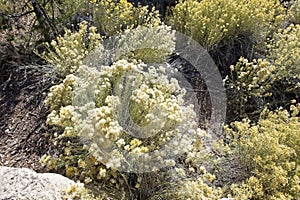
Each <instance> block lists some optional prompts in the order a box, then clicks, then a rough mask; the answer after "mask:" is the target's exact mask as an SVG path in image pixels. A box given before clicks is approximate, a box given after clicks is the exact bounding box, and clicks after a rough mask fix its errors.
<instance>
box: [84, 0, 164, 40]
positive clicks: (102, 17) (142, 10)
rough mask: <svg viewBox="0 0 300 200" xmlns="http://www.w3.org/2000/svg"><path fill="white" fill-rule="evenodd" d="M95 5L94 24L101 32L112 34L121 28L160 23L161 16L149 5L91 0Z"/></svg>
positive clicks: (122, 1) (123, 0)
mask: <svg viewBox="0 0 300 200" xmlns="http://www.w3.org/2000/svg"><path fill="white" fill-rule="evenodd" d="M89 1H90V3H91V6H92V7H94V14H93V15H94V17H95V18H94V24H95V26H96V27H97V28H98V29H99V30H100V32H101V34H104V35H107V36H112V35H114V34H116V33H118V32H120V31H121V30H125V29H128V28H133V27H136V26H138V25H146V24H147V25H149V26H157V25H159V24H160V23H161V22H160V18H159V14H158V12H157V11H155V10H154V9H153V10H152V11H151V12H149V11H148V7H147V6H138V7H134V6H133V5H132V4H131V3H129V2H128V1H127V0H120V1H114V0H89Z"/></svg>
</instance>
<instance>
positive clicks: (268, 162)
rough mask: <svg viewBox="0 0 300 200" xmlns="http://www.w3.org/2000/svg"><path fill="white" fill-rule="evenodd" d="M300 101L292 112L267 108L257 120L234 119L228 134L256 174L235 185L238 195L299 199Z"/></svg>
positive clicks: (234, 189)
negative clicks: (240, 120) (252, 121)
mask: <svg viewBox="0 0 300 200" xmlns="http://www.w3.org/2000/svg"><path fill="white" fill-rule="evenodd" d="M299 111H300V104H296V105H292V106H291V112H290V111H288V110H283V109H279V110H277V111H269V110H267V109H265V110H264V111H263V112H262V113H261V116H260V118H259V120H258V122H257V123H253V124H250V121H249V120H244V121H243V122H234V123H232V125H231V126H232V127H231V128H229V127H227V128H226V130H227V135H228V137H229V138H230V139H231V141H232V145H233V147H234V150H235V152H236V154H237V155H238V156H239V159H240V160H241V161H242V162H243V164H244V165H245V166H248V167H249V169H250V170H251V173H252V174H253V177H249V178H248V179H247V180H246V181H245V182H244V183H243V184H241V185H233V191H234V193H235V195H236V198H237V199H299V198H300V196H299V194H300V187H299V180H300V157H299V155H300V149H299V145H300V135H299V127H300V118H299V115H298V114H299Z"/></svg>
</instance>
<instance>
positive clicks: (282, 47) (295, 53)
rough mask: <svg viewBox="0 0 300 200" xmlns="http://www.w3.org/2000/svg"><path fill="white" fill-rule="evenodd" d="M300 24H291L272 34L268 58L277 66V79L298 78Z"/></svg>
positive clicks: (299, 66)
mask: <svg viewBox="0 0 300 200" xmlns="http://www.w3.org/2000/svg"><path fill="white" fill-rule="evenodd" d="M299 44H300V25H298V24H297V25H294V24H291V25H290V26H289V27H287V28H286V29H284V30H279V32H278V33H276V34H275V35H274V38H273V43H272V44H271V45H270V46H269V48H270V50H269V55H268V56H269V59H270V60H272V61H273V63H274V65H275V66H276V67H277V68H278V71H279V72H278V74H277V76H278V79H280V78H289V77H293V78H300V48H299Z"/></svg>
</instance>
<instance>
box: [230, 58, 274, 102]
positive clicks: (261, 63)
mask: <svg viewBox="0 0 300 200" xmlns="http://www.w3.org/2000/svg"><path fill="white" fill-rule="evenodd" d="M230 70H231V74H230V77H228V78H227V79H226V82H225V83H227V84H228V87H229V88H230V89H233V88H234V89H235V90H236V91H237V92H238V93H239V96H240V97H241V98H245V99H244V100H247V98H248V97H262V96H266V95H270V94H266V91H267V90H268V89H269V88H270V87H271V86H272V83H273V82H274V81H275V80H276V78H277V77H276V72H277V71H276V67H275V66H274V65H272V64H271V63H270V62H268V61H267V60H263V59H257V60H256V59H254V60H253V61H252V62H249V61H248V60H247V59H245V58H242V57H241V58H240V59H239V61H238V62H237V63H236V65H231V66H230ZM241 98H239V100H240V99H241ZM242 100H243V99H242Z"/></svg>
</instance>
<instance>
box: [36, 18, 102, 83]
mask: <svg viewBox="0 0 300 200" xmlns="http://www.w3.org/2000/svg"><path fill="white" fill-rule="evenodd" d="M79 27H80V28H79V31H78V32H75V33H72V32H71V30H66V33H65V34H64V36H59V37H57V38H56V40H57V41H55V40H53V41H52V42H51V43H50V44H49V43H46V47H47V50H48V51H45V52H43V53H42V54H38V55H40V56H41V57H42V58H43V59H45V60H46V61H47V62H48V63H49V64H51V65H53V67H54V68H55V69H56V71H57V74H58V76H60V77H62V78H64V77H65V76H66V75H68V74H71V73H75V72H76V70H77V69H78V67H79V66H80V65H82V62H83V59H84V58H85V57H86V56H87V55H88V54H89V53H90V52H91V51H92V50H93V49H94V48H95V47H96V46H99V45H100V42H101V40H100V39H101V37H100V35H99V34H97V33H96V28H95V27H90V28H88V25H87V23H86V22H82V23H81V24H80V25H79ZM88 31H89V33H88Z"/></svg>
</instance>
